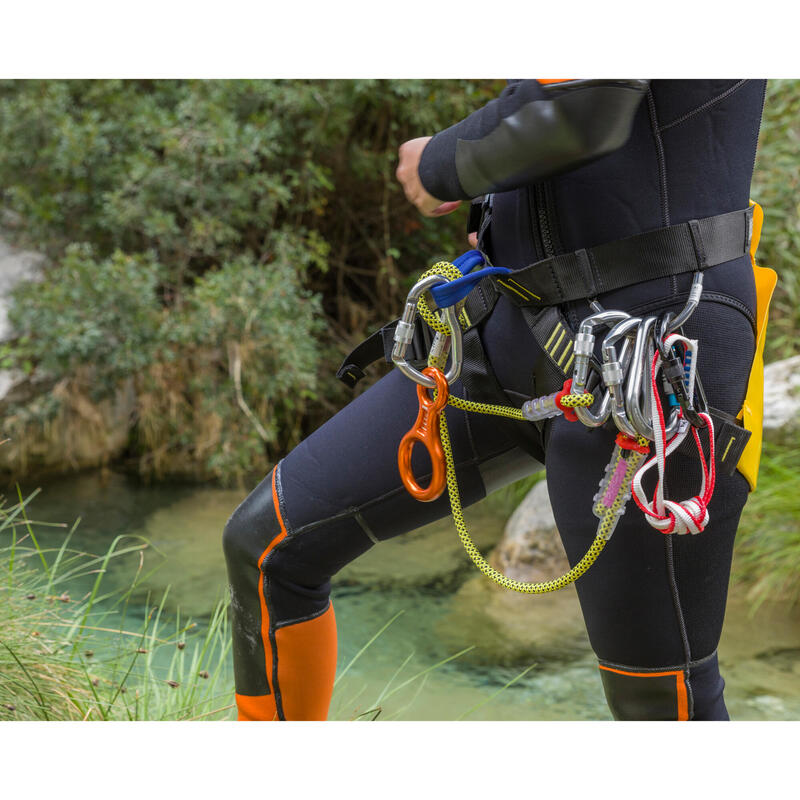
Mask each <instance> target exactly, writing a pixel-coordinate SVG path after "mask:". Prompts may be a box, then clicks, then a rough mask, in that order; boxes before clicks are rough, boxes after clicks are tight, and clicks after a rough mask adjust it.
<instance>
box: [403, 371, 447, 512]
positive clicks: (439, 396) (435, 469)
mask: <svg viewBox="0 0 800 800" xmlns="http://www.w3.org/2000/svg"><path fill="white" fill-rule="evenodd" d="M423 373H424V374H425V377H429V378H430V380H431V382H432V383H433V384H434V386H435V387H436V397H435V398H431V397H429V396H428V390H427V389H426V388H425V387H424V386H422V385H421V384H419V385H418V386H417V398H418V399H419V411H418V413H417V419H416V420H415V421H414V424H413V425H412V426H411V430H409V431H408V433H407V434H406V435H405V436H404V437H403V438H402V439H401V440H400V447H399V448H398V450H397V466H398V468H399V469H400V479H401V480H402V481H403V486H405V487H406V490H407V491H408V493H409V494H410V495H411V496H412V497H413V498H414V499H415V500H419V501H420V502H422V503H430V502H432V501H433V500H436V499H437V498H438V497H439V496H440V495H441V494H442V492H443V491H444V487H445V481H446V477H447V465H446V463H445V456H444V450H443V449H442V439H441V436H440V434H439V418H440V416H441V415H442V412H443V411H444V407H445V406H446V405H447V398H448V395H449V387H448V383H447V378H446V377H445V376H444V374H443V373H442V371H441V370H440V369H437V368H436V367H426V368H425V369H424V370H423ZM417 442H419V443H420V444H422V445H423V446H424V447H425V449H426V450H427V451H428V456H429V457H430V459H431V480H430V483H429V484H428V486H427V488H424V489H423V488H422V486H420V485H419V483H417V479H416V478H415V477H414V471H413V469H412V467H411V452H412V450H413V449H414V445H415V444H416V443H417Z"/></svg>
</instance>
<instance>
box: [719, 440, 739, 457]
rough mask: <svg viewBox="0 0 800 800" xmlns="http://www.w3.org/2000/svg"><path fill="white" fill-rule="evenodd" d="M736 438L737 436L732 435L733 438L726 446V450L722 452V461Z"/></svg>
mask: <svg viewBox="0 0 800 800" xmlns="http://www.w3.org/2000/svg"><path fill="white" fill-rule="evenodd" d="M735 439H736V437H735V436H731V440H730V441H729V442H728V446H727V447H726V448H725V452H724V453H723V454H722V458H721V459H720V461H724V460H725V457H726V456H727V455H728V450H730V449H731V445H732V444H733V443H734V441H735Z"/></svg>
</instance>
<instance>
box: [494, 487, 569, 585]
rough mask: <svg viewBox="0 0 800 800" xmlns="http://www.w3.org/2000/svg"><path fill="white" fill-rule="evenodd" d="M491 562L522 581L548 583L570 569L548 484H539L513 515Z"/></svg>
mask: <svg viewBox="0 0 800 800" xmlns="http://www.w3.org/2000/svg"><path fill="white" fill-rule="evenodd" d="M489 562H490V563H491V565H492V566H493V567H494V568H495V569H497V570H499V571H500V572H502V573H503V574H504V575H507V576H508V577H509V578H515V579H516V580H520V581H542V580H547V579H548V578H550V577H552V576H553V575H560V574H562V573H564V572H566V571H567V570H568V569H569V562H568V561H567V555H566V553H565V552H564V547H563V546H562V544H561V538H560V537H559V535H558V528H556V521H555V518H554V517H553V509H552V507H551V505H550V497H549V495H548V494H547V482H546V481H544V480H542V481H539V483H537V484H536V485H535V486H534V487H533V489H531V490H530V492H528V494H527V495H526V496H525V499H524V500H523V501H522V502H521V503H520V504H519V506H518V507H517V509H516V511H514V513H513V514H512V515H511V518H510V519H509V520H508V524H507V525H506V529H505V533H504V534H503V538H502V539H501V540H500V544H499V545H498V546H497V548H496V549H495V551H494V552H493V553H492V555H491V557H490V558H489Z"/></svg>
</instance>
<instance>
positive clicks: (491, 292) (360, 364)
mask: <svg viewBox="0 0 800 800" xmlns="http://www.w3.org/2000/svg"><path fill="white" fill-rule="evenodd" d="M497 298H498V294H497V291H496V290H495V288H494V286H493V285H492V283H491V281H490V280H489V279H488V278H484V279H483V280H482V281H481V282H480V283H479V284H478V285H477V286H476V287H475V288H474V289H473V290H472V291H471V292H470V293H469V295H467V298H466V300H465V301H464V311H465V312H466V315H467V320H468V325H467V327H466V328H465V329H464V330H465V332H466V331H470V330H471V329H472V328H474V327H475V326H476V325H478V324H479V323H480V322H481V321H482V320H483V319H484V318H485V317H486V316H487V315H488V314H489V313H490V312H491V310H492V309H493V308H494V304H495V303H496V302H497ZM397 322H398V321H397V320H394V321H393V322H390V323H389V324H388V325H384V326H383V327H382V328H381V329H380V330H377V331H375V333H373V334H372V335H371V336H368V337H367V338H366V339H364V341H363V342H361V344H360V345H358V347H356V348H355V349H354V350H353V351H352V352H351V353H349V354H348V355H347V356H346V357H345V359H344V361H342V365H341V366H340V367H339V369H338V371H337V372H336V377H337V378H338V379H339V380H340V381H342V382H343V383H345V384H347V385H348V386H349V387H350V388H351V389H352V388H353V387H354V386H355V385H356V384H357V383H358V382H359V381H360V380H361V379H362V378H363V377H364V373H365V371H366V369H367V367H368V366H369V365H370V364H373V363H374V362H375V361H378V360H379V359H381V358H382V359H384V360H385V361H386V363H387V364H391V363H392V349H393V348H394V329H395V328H396V327H397ZM432 340H433V333H432V331H431V329H430V328H429V327H428V326H427V325H426V324H425V322H424V321H423V320H422V319H421V318H420V317H417V318H416V321H415V324H414V338H413V339H412V340H411V343H410V344H409V347H408V350H407V351H406V360H407V361H408V362H409V364H411V366H412V367H414V368H416V369H422V368H423V367H425V366H427V363H428V352H429V351H430V349H431V342H432Z"/></svg>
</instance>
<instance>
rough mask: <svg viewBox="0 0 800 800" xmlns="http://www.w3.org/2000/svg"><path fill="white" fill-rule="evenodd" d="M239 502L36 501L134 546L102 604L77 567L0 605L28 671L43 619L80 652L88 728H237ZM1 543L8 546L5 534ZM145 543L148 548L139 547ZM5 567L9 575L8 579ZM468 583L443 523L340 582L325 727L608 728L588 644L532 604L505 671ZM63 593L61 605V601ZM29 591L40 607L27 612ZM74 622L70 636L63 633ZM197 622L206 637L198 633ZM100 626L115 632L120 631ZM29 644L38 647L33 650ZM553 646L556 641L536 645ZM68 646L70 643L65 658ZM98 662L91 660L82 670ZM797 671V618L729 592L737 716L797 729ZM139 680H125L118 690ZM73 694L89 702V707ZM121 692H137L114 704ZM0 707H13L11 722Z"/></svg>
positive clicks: (493, 510)
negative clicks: (233, 602) (202, 723)
mask: <svg viewBox="0 0 800 800" xmlns="http://www.w3.org/2000/svg"><path fill="white" fill-rule="evenodd" d="M242 496H243V493H242V492H236V491H230V490H222V489H214V488H209V487H196V486H186V485H183V486H177V485H176V486H168V485H158V486H145V485H143V484H141V483H139V482H137V481H134V480H132V479H130V478H129V477H126V476H124V475H119V474H115V473H99V472H94V473H86V474H83V475H79V476H72V477H70V478H67V479H62V480H58V481H53V482H50V483H48V484H46V485H45V486H44V487H43V492H42V493H41V494H40V495H39V496H37V497H36V498H34V499H33V500H32V502H31V503H30V510H29V514H30V515H31V518H33V519H36V520H38V521H39V522H40V523H45V522H52V523H57V522H64V521H65V520H67V521H70V520H71V521H74V519H75V516H76V515H80V516H81V517H82V519H81V521H80V524H79V525H78V527H77V529H76V530H75V532H74V533H73V535H72V540H71V543H70V548H74V550H75V551H79V552H84V553H105V552H106V551H107V549H108V547H109V545H110V543H111V542H112V541H113V540H115V539H116V538H117V537H120V536H122V537H125V538H123V539H120V540H119V542H118V545H117V548H118V554H117V555H116V556H115V557H114V558H112V559H110V560H109V561H108V562H107V563H106V564H105V573H104V575H103V579H102V582H101V588H99V589H98V591H97V593H96V594H95V596H94V598H92V596H91V592H92V589H93V587H94V581H95V580H96V575H93V574H91V571H92V570H93V569H96V568H97V566H98V564H97V563H95V564H94V565H93V566H92V565H89V566H88V569H80V570H77V567H78V563H77V562H74V563H73V565H72V566H71V567H70V569H75V570H77V571H75V572H74V574H73V575H72V577H71V578H70V581H69V585H67V584H63V585H62V584H60V583H58V584H54V586H53V587H52V591H47V590H46V583H45V590H42V589H41V588H40V589H36V590H34V591H33V592H30V591H29V589H28V586H29V584H15V583H12V582H10V581H9V580H5V581H4V582H3V591H4V592H7V594H6V596H5V597H3V598H0V607H2V608H6V609H10V608H11V604H9V603H7V602H6V599H7V598H10V597H12V596H13V601H14V609H15V610H14V611H13V612H11V611H9V612H7V613H10V614H12V615H13V616H14V619H15V620H16V621H17V623H18V624H17V628H16V630H17V632H18V633H19V634H20V637H18V638H17V639H16V640H15V644H14V645H13V648H14V650H15V653H19V654H23V655H24V656H25V657H24V658H22V659H21V660H22V661H23V663H24V664H26V665H27V664H29V663H40V662H41V655H42V653H43V652H44V651H43V650H42V644H41V643H42V642H44V641H45V639H47V638H48V637H44V636H43V634H44V633H45V632H46V630H47V629H46V628H45V626H44V625H43V621H46V620H47V619H51V618H53V615H54V614H55V615H57V617H59V618H60V622H58V625H57V626H56V625H54V626H53V627H52V628H51V629H50V631H51V633H52V634H54V636H53V640H54V641H56V643H57V644H58V643H59V642H60V643H61V644H58V647H59V648H60V649H59V651H58V652H59V658H61V657H66V656H68V655H70V654H71V653H72V654H73V655H72V656H71V658H72V661H71V662H70V663H71V664H72V667H73V668H74V671H73V672H71V673H69V676H68V677H69V681H70V682H71V683H70V685H71V686H73V689H71V691H72V693H73V695H74V696H75V697H77V698H78V704H79V706H80V709H82V711H83V714H85V713H86V711H87V710H88V709H89V707H90V706H93V704H95V703H97V702H98V701H97V700H95V699H94V692H96V693H97V695H98V697H99V698H100V700H101V701H102V704H99V705H98V709H99V710H98V711H95V712H93V714H94V716H92V715H90V718H97V716H96V715H97V714H99V713H100V711H101V710H105V709H107V708H108V702H109V700H110V699H111V698H114V697H115V695H116V697H115V699H114V703H113V704H112V706H111V708H110V709H109V710H108V711H106V712H105V713H107V715H109V716H111V717H112V718H123V719H125V718H128V716H127V715H128V714H130V715H132V716H133V717H134V718H148V719H175V718H183V719H186V718H190V717H195V716H202V715H203V714H207V716H203V717H202V718H204V719H206V718H207V719H220V718H229V717H231V715H232V714H233V709H232V707H231V705H230V700H231V692H232V686H233V682H232V671H231V664H230V654H229V651H228V650H226V649H225V648H226V647H227V644H228V633H227V630H226V629H225V617H224V615H221V616H220V615H217V616H215V610H216V609H217V603H218V601H219V600H221V599H222V596H223V593H224V587H225V573H224V566H223V562H222V555H221V550H220V532H221V529H222V527H223V525H224V523H225V520H226V519H227V516H228V515H229V513H230V510H231V508H233V507H234V506H235V504H236V503H237V502H238V501H239V500H241V497H242ZM468 513H469V515H470V517H469V521H470V524H471V525H472V527H473V529H474V530H475V531H476V532H477V533H478V536H479V543H480V546H481V547H482V548H485V549H488V548H491V547H492V546H493V544H495V543H496V542H497V541H499V539H500V536H501V534H502V528H503V523H504V517H503V515H502V514H501V513H498V510H497V501H488V502H487V501H484V502H483V503H481V504H478V505H477V506H476V507H473V508H472V509H470V510H469V512H468ZM32 530H33V532H34V534H35V535H36V536H37V541H38V542H39V543H40V545H41V547H42V548H43V549H45V550H48V551H49V553H48V555H47V560H48V563H52V562H53V559H55V558H56V557H57V554H58V551H59V548H60V547H61V544H63V541H64V537H65V535H66V532H67V529H64V528H48V527H46V526H44V525H41V524H40V525H34V526H33V527H32ZM25 535H27V531H24V530H19V531H18V539H17V562H16V565H15V567H14V574H19V575H21V573H17V572H16V569H17V567H18V566H19V564H20V555H19V554H20V553H21V552H22V549H23V548H27V549H28V557H27V558H26V559H25V562H26V563H27V564H28V565H29V571H30V572H31V573H33V575H34V577H36V579H37V580H39V581H42V580H45V578H46V576H43V568H42V566H41V562H40V561H39V557H38V555H37V553H36V552H31V551H30V546H31V542H30V541H29V540H23V537H24V536H25ZM0 536H3V537H4V538H3V540H2V543H3V545H8V543H9V541H10V540H9V537H10V531H9V529H8V528H6V529H5V530H3V531H2V533H0ZM144 544H147V547H146V548H144V549H141V548H142V546H143V545H144ZM125 550H127V552H123V551H125ZM5 553H6V556H7V555H8V550H7V549H6V551H5ZM65 558H66V556H65V557H64V558H62V561H61V566H60V567H59V569H61V567H63V566H64V565H65V563H66V562H65ZM1 566H2V567H3V572H2V574H3V575H6V576H8V574H9V572H8V570H7V569H5V567H6V566H7V564H6V563H4V564H3V565H1ZM134 578H135V580H136V585H135V586H134V587H133V589H131V583H132V579H134ZM477 579H478V580H481V579H480V577H478V578H477ZM473 580H475V572H474V569H473V568H472V567H471V565H470V564H469V562H468V560H467V559H466V557H465V556H464V554H463V552H462V551H461V545H460V543H459V542H458V539H457V536H456V534H455V532H454V531H453V529H452V527H451V524H450V522H449V520H444V521H443V522H441V523H438V524H437V525H433V526H428V527H426V528H424V529H422V530H420V531H417V532H415V533H412V534H409V535H407V536H403V537H398V538H397V539H395V540H392V541H390V542H385V543H382V544H381V545H379V546H377V547H375V548H373V550H371V551H370V552H369V553H368V554H367V555H366V556H365V557H364V558H362V559H360V560H359V561H358V562H356V563H355V564H354V565H352V567H349V568H348V569H347V570H345V571H343V573H342V574H341V575H340V576H338V578H337V581H336V583H335V586H334V604H335V606H336V613H337V620H338V624H339V632H340V652H339V674H340V676H342V677H341V678H340V680H339V682H338V684H337V687H336V691H335V694H334V701H333V705H332V709H331V718H335V719H354V718H363V719H371V718H373V717H375V716H376V714H377V717H378V719H389V718H400V719H443V720H446V719H457V718H460V717H465V718H467V719H608V718H609V716H608V711H607V709H606V706H605V702H604V700H603V695H602V688H601V686H600V681H599V677H598V675H597V669H596V664H595V661H594V658H593V655H592V653H591V650H590V648H589V646H588V642H587V641H586V639H585V635H583V636H574V637H572V638H570V640H569V642H564V641H562V640H563V638H564V637H561V636H559V631H558V630H557V629H556V630H553V629H550V631H549V633H548V630H547V619H548V616H549V614H550V611H549V610H548V609H545V606H544V605H542V604H541V602H540V601H541V600H542V599H543V598H536V597H534V598H527V599H526V600H527V602H528V603H529V605H530V607H531V610H530V612H529V613H530V614H531V616H529V617H527V618H526V619H527V620H528V622H527V624H528V625H530V626H531V628H532V629H535V630H536V632H537V636H536V637H531V638H532V640H533V641H534V645H533V646H532V648H531V649H530V650H529V651H528V652H526V653H522V654H521V655H519V654H517V656H515V657H514V658H508V657H507V654H506V655H505V656H504V654H503V653H502V652H500V651H499V650H497V648H496V647H495V645H496V643H495V642H493V639H492V636H491V635H489V634H490V633H491V632H490V631H488V632H487V631H481V630H476V627H475V625H474V614H473V613H471V611H470V607H469V606H468V605H466V604H465V603H464V602H462V599H461V597H463V594H460V592H462V590H463V588H464V587H465V586H467V585H468V584H470V583H471V582H472V581H473ZM40 585H41V584H40ZM64 591H66V592H67V594H68V595H69V601H68V602H62V601H61V600H59V597H60V596H61V595H62V594H63V592H64ZM8 592H10V594H8ZM27 593H35V594H36V599H35V600H33V601H30V600H27V599H26V594H27ZM49 598H52V599H49ZM561 598H562V600H561V602H562V603H563V604H564V609H563V614H564V615H565V618H567V615H571V616H570V617H569V618H579V616H578V609H577V605H576V602H575V600H574V597H572V596H571V595H570V594H568V593H563V594H561ZM87 604H90V605H91V607H90V608H89V612H88V616H87V617H86V625H87V626H88V627H87V628H86V630H85V631H84V633H83V636H82V637H80V640H79V641H80V644H79V645H78V647H77V648H76V647H75V642H76V641H78V628H77V627H76V628H74V629H72V631H71V636H70V637H67V638H66V639H65V638H64V632H65V631H66V632H68V633H69V632H70V630H71V625H72V624H73V623H74V621H75V619H76V618H78V619H82V618H83V616H84V615H85V614H86V613H87ZM537 614H540V616H541V618H540V619H539V621H538V622H537V620H536V615H537ZM70 620H71V621H72V622H70V623H69V626H68V627H66V628H65V627H60V626H63V625H65V624H67V622H68V621H70ZM56 621H58V620H56ZM191 621H194V622H196V627H195V628H190V627H188V626H189V625H190V624H191ZM387 623H390V624H388V626H387ZM8 624H9V623H8V621H4V622H3V630H6V631H8V630H9V627H8ZM384 626H386V627H385V629H384V630H383V632H382V633H380V635H379V636H378V637H377V638H376V639H375V640H374V641H372V643H371V644H369V646H368V647H367V648H366V649H364V647H365V645H367V644H368V643H369V642H370V641H371V640H372V639H373V637H374V636H375V634H376V633H378V632H379V631H381V629H383V628H384ZM90 628H109V629H111V631H114V630H117V631H119V630H120V628H122V629H123V631H124V633H123V634H122V635H119V634H114V633H112V632H109V631H98V630H91V629H90ZM34 631H38V632H39V634H40V635H39V637H34V636H33V635H32V634H33V632H34ZM545 634H547V635H548V638H547V640H544V639H542V638H541V637H542V636H544V635H545ZM7 637H8V634H7V633H6V634H5V636H4V638H7ZM537 637H538V638H537ZM37 640H38V641H37ZM65 641H70V642H71V645H70V649H67V648H66V646H65V645H64V644H63V643H64V642H65ZM140 642H141V643H142V644H140ZM181 643H184V646H183V647H182V648H180V647H179V644H181ZM564 644H568V646H561V645H564ZM48 646H50V647H52V644H50V645H48ZM140 649H143V650H146V651H147V652H144V653H140V652H138V651H139V650H140ZM90 651H91V652H93V655H92V656H87V655H86V653H87V652H90ZM362 651H363V652H362ZM464 651H466V652H464ZM458 653H460V655H458V657H456V658H453V660H451V661H447V659H450V658H452V657H453V656H455V655H456V654H458ZM356 656H357V658H356ZM798 656H800V609H798V608H797V607H795V608H791V607H790V606H789V605H788V604H785V603H770V602H766V603H764V604H763V605H762V606H761V607H760V608H759V609H758V611H757V613H756V614H755V616H751V614H750V602H749V600H748V598H747V587H746V586H745V585H744V584H734V585H733V586H732V588H731V594H730V601H729V607H728V615H727V620H726V624H725V630H724V634H723V640H722V643H721V646H720V658H721V662H722V666H723V672H724V674H725V677H726V681H727V685H728V688H727V692H726V694H727V698H728V703H729V707H730V710H731V713H732V715H733V716H734V718H736V719H800V667H799V666H798V662H799V661H800V659H799V658H798ZM9 658H10V657H9ZM354 659H355V660H354ZM7 662H8V659H7ZM351 662H352V664H351ZM131 665H132V666H131ZM348 665H350V666H349V667H348ZM128 667H131V672H130V674H128V675H127V677H125V676H126V671H127V669H128ZM54 668H55V667H54ZM526 670H528V671H527V672H526ZM201 672H207V673H208V674H209V677H208V678H205V677H202V676H201V675H200V673H201ZM0 673H2V674H7V673H5V670H0ZM523 673H524V674H523ZM17 678H18V679H19V680H18V685H17V684H15V686H16V689H15V690H14V691H19V692H22V693H23V695H25V690H24V689H22V688H21V687H22V686H25V685H27V684H26V682H25V681H26V679H23V678H22V677H20V676H19V675H17ZM123 678H124V679H125V680H124V682H123V681H122V679H123ZM95 679H96V680H98V685H96V686H95V685H94V684H93V683H92V681H93V680H95ZM170 681H172V682H174V683H177V684H179V685H178V686H173V685H172V684H171V683H170ZM509 684H510V685H509ZM74 686H79V687H81V691H83V692H84V695H83V697H84V699H83V701H81V700H80V695H79V693H78V690H77V689H75V688H74ZM0 687H2V688H0V691H2V692H4V693H5V694H4V697H3V698H0V714H1V715H2V717H0V718H3V719H23V718H39V717H36V716H35V715H34V716H23V715H22V714H23V711H24V708H23V704H21V703H20V702H19V701H18V700H14V699H13V698H12V699H9V698H10V697H11V695H9V694H8V691H9V683H8V681H6V682H0ZM120 687H129V688H127V690H126V691H125V692H124V693H123V692H121V691H120V692H119V693H118V694H117V690H118V689H120ZM504 687H505V688H504ZM137 690H138V691H139V698H138V699H139V703H138V704H137V703H136V702H134V701H135V700H136V699H137V698H136V691H137ZM17 696H19V695H15V697H17ZM26 696H28V697H30V695H29V694H27V695H26ZM31 702H33V701H32V700H31ZM2 704H11V705H16V706H17V708H16V710H15V711H14V712H11V711H9V710H8V709H7V708H4V707H1V706H2ZM32 709H33V711H34V713H35V708H33V707H32V706H30V705H29V706H27V711H25V712H24V713H27V714H29V713H31V710H32ZM219 709H222V710H219ZM377 709H379V710H377ZM73 712H74V714H75V715H76V716H74V717H70V718H82V716H81V717H78V716H77V715H78V714H79V710H78V709H76V708H75V707H74V706H73V707H72V712H70V713H73ZM208 712H214V713H208ZM117 714H118V715H119V716H117V717H115V716H114V715H117ZM362 715H363V716H362Z"/></svg>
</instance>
